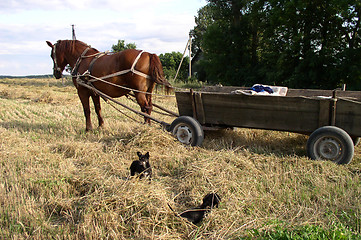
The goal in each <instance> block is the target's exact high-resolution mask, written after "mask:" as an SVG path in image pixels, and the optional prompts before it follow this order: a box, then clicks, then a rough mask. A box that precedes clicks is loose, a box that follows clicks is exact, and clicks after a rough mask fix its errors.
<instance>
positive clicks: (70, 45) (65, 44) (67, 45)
mask: <svg viewBox="0 0 361 240" xmlns="http://www.w3.org/2000/svg"><path fill="white" fill-rule="evenodd" d="M78 45H83V46H85V47H90V45H88V44H86V43H84V42H82V41H79V40H58V41H57V42H56V50H57V51H61V52H64V51H66V50H67V51H69V50H70V53H75V51H76V46H78ZM92 49H93V50H95V51H97V52H98V50H96V49H95V48H92Z"/></svg>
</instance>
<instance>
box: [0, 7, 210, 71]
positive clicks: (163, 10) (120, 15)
mask: <svg viewBox="0 0 361 240" xmlns="http://www.w3.org/2000/svg"><path fill="white" fill-rule="evenodd" d="M205 5H206V0H1V1H0V75H11V76H27V75H42V74H52V68H53V62H52V60H51V58H50V51H51V49H50V47H49V46H48V45H47V44H46V42H45V41H50V42H52V43H55V42H56V41H57V40H64V39H71V38H72V26H71V25H73V24H74V26H75V35H76V38H77V39H78V40H81V41H83V42H85V43H87V44H89V45H91V46H92V47H94V48H96V49H98V50H99V51H107V50H111V47H112V45H113V44H116V43H117V42H118V40H125V43H135V44H136V45H137V48H138V49H142V50H145V51H148V52H151V53H156V54H161V53H167V52H172V51H176V52H182V53H183V51H184V49H185V47H186V44H187V40H188V37H189V36H188V35H189V31H190V30H191V29H193V27H194V26H195V22H194V17H195V16H197V11H198V10H199V9H200V8H201V7H203V6H205Z"/></svg>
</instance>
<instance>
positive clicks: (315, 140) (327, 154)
mask: <svg viewBox="0 0 361 240" xmlns="http://www.w3.org/2000/svg"><path fill="white" fill-rule="evenodd" d="M307 154H308V156H309V157H310V158H311V159H313V160H330V161H333V162H335V163H337V164H348V163H350V162H351V160H352V158H353V154H354V143H353V141H352V139H351V137H350V136H349V135H348V134H347V132H345V131H344V130H342V129H341V128H338V127H334V126H325V127H321V128H318V129H317V130H316V131H314V132H313V133H312V134H311V135H310V137H309V139H308V141H307Z"/></svg>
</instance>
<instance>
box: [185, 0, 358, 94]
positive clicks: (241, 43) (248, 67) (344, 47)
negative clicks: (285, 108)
mask: <svg viewBox="0 0 361 240" xmlns="http://www.w3.org/2000/svg"><path fill="white" fill-rule="evenodd" d="M207 6H208V7H207V9H208V11H207V14H208V17H210V18H211V19H210V20H209V21H208V23H209V24H208V25H207V27H206V30H204V31H202V36H201V37H199V36H197V39H201V40H200V41H201V42H200V44H199V45H200V46H201V48H202V50H203V52H204V59H203V60H202V65H203V66H204V69H205V71H206V73H207V80H208V81H209V82H212V83H218V82H221V83H224V84H229V85H251V84H253V83H265V84H275V85H285V86H288V87H294V88H325V89H333V88H336V87H338V86H340V85H341V84H342V83H347V84H348V86H349V87H351V88H354V89H356V88H358V89H360V88H361V81H360V80H361V26H360V25H361V24H360V21H361V2H360V1H358V0H343V1H340V0H304V1H294V0H282V1H280V0H268V1H266V0H253V1H252V0H242V1H239V0H208V4H207ZM198 14H199V16H198V18H203V17H202V16H201V15H200V12H199V13H198ZM202 14H203V13H202ZM207 19H208V18H207ZM202 26H203V25H202ZM196 29H197V26H196V27H195V29H194V30H193V32H195V30H196ZM191 33H192V32H191Z"/></svg>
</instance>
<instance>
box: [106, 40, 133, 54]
mask: <svg viewBox="0 0 361 240" xmlns="http://www.w3.org/2000/svg"><path fill="white" fill-rule="evenodd" d="M136 48H137V45H136V44H135V43H127V44H125V41H124V40H118V43H117V44H115V45H113V46H112V50H113V52H121V51H123V50H125V49H136Z"/></svg>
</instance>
